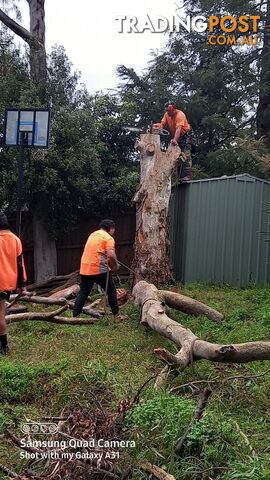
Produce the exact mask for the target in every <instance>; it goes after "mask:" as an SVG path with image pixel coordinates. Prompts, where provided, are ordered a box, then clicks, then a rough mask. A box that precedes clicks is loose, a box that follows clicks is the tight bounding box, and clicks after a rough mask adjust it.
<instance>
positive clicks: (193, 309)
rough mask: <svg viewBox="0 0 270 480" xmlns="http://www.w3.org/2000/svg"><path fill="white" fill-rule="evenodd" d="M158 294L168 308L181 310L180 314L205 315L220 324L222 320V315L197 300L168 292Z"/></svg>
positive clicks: (163, 291)
mask: <svg viewBox="0 0 270 480" xmlns="http://www.w3.org/2000/svg"><path fill="white" fill-rule="evenodd" d="M159 293H160V297H161V299H162V300H163V301H164V302H165V303H166V305H168V307H171V308H175V309H176V310H181V312H184V313H187V314H188V315H195V316H198V315H205V316H206V317H208V318H209V319H210V320H213V321H214V322H221V321H222V320H224V315H222V313H220V312H218V311H217V310H214V309H213V308H211V307H208V305H205V304H204V303H202V302H199V301H198V300H194V299H193V298H190V297H186V296H185V295H182V294H180V293H175V292H169V291H168V290H159Z"/></svg>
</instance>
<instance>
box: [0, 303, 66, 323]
mask: <svg viewBox="0 0 270 480" xmlns="http://www.w3.org/2000/svg"><path fill="white" fill-rule="evenodd" d="M67 309H68V306H67V305H65V306H63V307H61V308H58V310H54V311H53V312H48V313H44V312H27V313H18V314H17V315H6V321H7V323H8V324H9V323H14V322H20V321H21V320H47V321H50V320H51V321H52V319H53V317H55V315H60V314H61V313H63V312H65V311H66V310H67ZM56 323H58V322H56Z"/></svg>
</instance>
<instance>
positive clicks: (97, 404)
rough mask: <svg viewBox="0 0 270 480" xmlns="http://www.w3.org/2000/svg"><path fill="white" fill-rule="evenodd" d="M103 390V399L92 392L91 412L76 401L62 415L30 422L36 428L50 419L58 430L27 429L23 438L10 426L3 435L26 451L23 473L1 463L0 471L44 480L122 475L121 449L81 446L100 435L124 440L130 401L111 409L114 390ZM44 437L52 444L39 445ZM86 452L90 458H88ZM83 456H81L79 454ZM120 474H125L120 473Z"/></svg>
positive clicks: (12, 476)
mask: <svg viewBox="0 0 270 480" xmlns="http://www.w3.org/2000/svg"><path fill="white" fill-rule="evenodd" d="M104 388H105V387H104ZM104 392H105V390H104ZM104 392H103V395H102V397H103V398H102V399H100V398H101V396H100V395H99V398H98V397H97V396H96V394H95V393H93V392H92V393H91V395H92V396H93V403H92V409H91V412H90V413H89V410H86V408H85V407H83V406H81V405H77V406H75V407H74V408H73V409H72V410H71V411H69V410H68V408H64V409H63V410H62V412H61V415H60V416H59V417H43V418H42V419H41V420H40V422H33V423H31V425H33V424H35V425H36V426H37V429H38V427H40V426H42V425H44V424H46V423H48V422H50V423H51V424H52V425H53V424H57V431H56V433H53V434H51V435H50V434H49V435H46V436H44V435H43V436H41V435H37V436H35V437H34V436H32V434H31V433H28V434H27V435H25V436H24V437H23V438H20V437H18V436H16V435H15V434H14V433H13V432H11V431H10V430H6V431H5V433H4V439H5V440H6V441H7V442H8V443H9V444H12V445H13V446H15V447H17V448H19V449H20V450H21V451H24V459H25V461H26V464H25V465H24V467H23V470H22V472H20V474H17V473H15V472H13V471H12V470H10V469H9V468H7V467H5V466H4V465H1V464H0V471H2V472H3V473H5V474H6V475H7V476H8V478H9V479H16V480H39V479H41V478H42V479H43V480H59V479H71V478H74V479H75V478H76V479H77V480H86V479H88V478H90V477H91V478H92V475H93V478H96V479H97V480H101V479H104V478H106V479H109V478H114V479H119V478H120V476H119V475H120V473H119V467H118V465H117V464H118V463H119V458H118V455H117V452H116V450H119V449H117V448H116V449H115V448H101V447H98V446H94V447H93V448H92V447H85V446H81V444H82V443H85V442H83V441H86V443H87V442H89V441H90V439H91V440H92V442H94V443H95V445H97V443H98V442H97V441H98V440H99V439H106V440H123V439H124V438H125V434H124V432H123V419H124V417H125V413H126V411H127V410H128V408H129V403H128V402H127V401H124V400H121V402H120V403H119V405H118V409H117V410H116V411H111V410H110V409H109V404H108V400H107V399H108V398H111V392H110V393H109V392H107V391H106V392H105V393H104ZM44 439H45V440H46V445H49V446H45V447H43V446H40V445H41V444H40V443H39V442H40V441H41V440H44ZM58 445H59V447H58ZM63 445H65V446H66V448H65V449H63ZM77 445H78V446H77ZM63 452H64V453H65V455H63ZM87 452H88V453H87ZM76 453H77V455H76ZM90 454H91V455H90ZM87 455H88V456H89V457H91V458H89V459H87V458H85V457H87ZM80 456H81V457H82V458H81V459H80V458H77V457H80ZM121 475H122V473H121ZM121 478H123V477H122V476H121ZM126 478H128V477H126Z"/></svg>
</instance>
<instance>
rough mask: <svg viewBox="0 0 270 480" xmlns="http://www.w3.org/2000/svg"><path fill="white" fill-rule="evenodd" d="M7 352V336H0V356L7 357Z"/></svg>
mask: <svg viewBox="0 0 270 480" xmlns="http://www.w3.org/2000/svg"><path fill="white" fill-rule="evenodd" d="M8 352H9V348H8V341H7V335H0V354H1V355H7V354H8Z"/></svg>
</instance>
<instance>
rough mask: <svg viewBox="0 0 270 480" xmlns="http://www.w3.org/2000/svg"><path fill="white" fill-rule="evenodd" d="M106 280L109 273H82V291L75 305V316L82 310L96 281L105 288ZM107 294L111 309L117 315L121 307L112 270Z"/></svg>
mask: <svg viewBox="0 0 270 480" xmlns="http://www.w3.org/2000/svg"><path fill="white" fill-rule="evenodd" d="M106 280H107V273H100V274H98V275H81V284H80V291H79V294H78V296H77V298H76V301H75V304H74V307H73V317H78V315H80V313H81V312H82V309H83V306H84V304H85V302H86V300H87V297H88V296H89V295H90V292H91V290H92V288H93V285H94V283H97V284H98V285H99V286H100V287H101V288H102V289H103V290H105V289H106ZM107 295H108V301H109V305H110V307H111V311H112V313H113V315H117V313H118V312H119V307H118V302H117V296H116V287H115V284H114V281H113V278H112V274H111V272H109V278H108V289H107Z"/></svg>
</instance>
